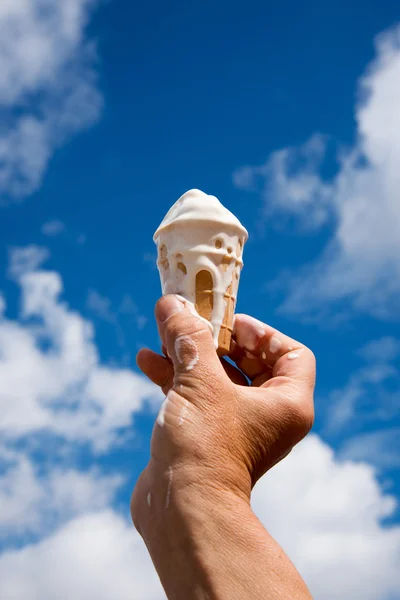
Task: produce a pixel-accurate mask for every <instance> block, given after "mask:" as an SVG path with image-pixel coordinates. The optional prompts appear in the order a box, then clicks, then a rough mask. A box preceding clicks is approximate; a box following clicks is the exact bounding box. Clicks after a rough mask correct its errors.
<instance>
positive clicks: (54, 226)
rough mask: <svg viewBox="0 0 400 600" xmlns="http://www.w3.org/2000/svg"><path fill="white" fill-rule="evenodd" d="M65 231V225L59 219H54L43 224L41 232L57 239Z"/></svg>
mask: <svg viewBox="0 0 400 600" xmlns="http://www.w3.org/2000/svg"><path fill="white" fill-rule="evenodd" d="M64 230H65V225H64V223H63V222H62V221H60V220H59V219H52V220H50V221H46V223H43V225H42V229H41V232H42V233H43V235H48V236H49V237H56V236H57V235H60V233H62V232H63V231H64Z"/></svg>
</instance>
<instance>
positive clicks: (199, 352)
mask: <svg viewBox="0 0 400 600" xmlns="http://www.w3.org/2000/svg"><path fill="white" fill-rule="evenodd" d="M156 318H157V324H158V330H159V333H160V337H161V341H162V344H163V346H165V349H166V352H167V355H168V356H169V357H170V359H171V361H172V363H173V366H174V371H175V383H176V384H179V383H184V384H185V385H189V382H190V381H191V382H192V383H193V382H194V381H195V380H196V379H197V380H198V381H200V380H201V381H202V382H203V383H204V385H207V384H208V382H212V384H213V385H214V386H215V385H216V383H217V382H218V380H219V379H221V378H224V377H226V374H225V371H224V369H223V367H222V365H221V363H220V361H219V358H218V356H217V353H216V349H215V345H214V341H213V338H212V335H211V330H210V326H209V324H208V323H207V322H206V321H205V320H204V319H201V318H200V317H199V316H198V315H197V314H196V313H195V311H194V308H193V305H190V303H188V302H186V301H185V300H184V299H183V298H182V299H180V298H178V297H177V296H175V295H168V296H163V297H162V298H161V299H160V300H159V301H158V303H157V306H156Z"/></svg>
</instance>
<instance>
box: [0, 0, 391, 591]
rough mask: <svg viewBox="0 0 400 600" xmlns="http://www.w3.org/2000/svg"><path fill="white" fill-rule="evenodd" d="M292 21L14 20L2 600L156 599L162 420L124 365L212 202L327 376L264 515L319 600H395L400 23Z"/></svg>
mask: <svg viewBox="0 0 400 600" xmlns="http://www.w3.org/2000/svg"><path fill="white" fill-rule="evenodd" d="M303 4H304V5H302V6H299V5H298V3H295V2H290V1H289V2H285V3H281V4H280V5H279V6H277V5H275V4H274V5H272V4H271V5H270V6H265V3H263V2H252V1H250V2H247V3H246V6H245V7H244V6H243V4H242V3H230V4H229V5H228V4H226V3H224V2H220V3H217V5H215V3H211V2H203V3H201V5H195V4H194V3H189V5H185V7H183V6H179V5H178V4H173V5H172V6H165V4H164V3H152V4H151V5H148V6H141V7H136V6H135V5H134V3H132V2H129V1H128V0H109V1H108V2H98V1H97V0H70V2H69V3H68V5H65V3H63V2H62V1H61V0H52V1H51V2H50V0H6V1H3V3H2V6H1V8H0V29H1V30H2V32H4V34H3V33H2V37H3V38H4V40H3V45H2V46H0V116H1V123H2V124H1V127H0V240H1V245H0V257H1V264H2V269H1V273H0V290H1V299H2V301H1V304H2V305H3V304H4V316H3V319H0V373H1V376H0V380H1V381H2V383H0V407H1V414H2V416H3V418H2V420H1V421H2V423H3V425H2V426H1V432H0V449H1V451H2V452H1V459H0V468H1V470H0V505H3V511H2V512H3V515H4V516H3V517H0V551H1V553H0V575H1V576H0V592H1V593H0V595H1V596H2V597H7V598H8V597H10V598H11V597H12V598H16V599H21V600H22V598H23V599H24V600H27V599H30V598H38V597H40V598H41V599H42V598H43V599H44V600H46V599H47V598H53V597H54V594H55V591H54V590H59V588H60V587H61V588H62V589H63V590H64V592H63V593H64V594H65V596H62V599H63V598H65V599H67V598H68V599H69V598H71V597H72V596H73V597H74V598H77V599H79V598H82V599H83V598H87V597H88V594H89V597H96V598H98V599H100V600H101V599H102V598H104V599H105V598H109V597H110V593H111V592H110V590H112V595H113V597H115V598H116V600H125V598H128V597H129V598H132V597H133V598H137V599H138V600H143V599H149V600H158V599H160V598H163V597H164V596H163V593H162V591H161V589H160V587H159V584H158V581H157V578H156V576H155V575H154V572H153V569H152V566H151V564H150V561H149V559H148V557H147V555H146V552H145V550H144V548H143V545H142V544H141V541H140V539H139V538H138V536H137V535H136V533H135V532H134V530H133V527H132V526H131V525H130V523H129V520H128V504H129V495H130V490H131V489H132V486H133V484H134V481H135V478H136V477H137V475H138V474H139V472H140V470H141V469H142V468H143V466H144V465H145V463H146V459H147V456H148V446H149V436H150V433H151V429H152V425H153V422H154V417H155V414H156V412H157V408H158V405H159V402H160V395H159V393H158V392H157V390H155V389H154V388H153V386H152V385H151V384H149V383H148V382H146V381H145V379H144V378H143V377H142V376H141V375H140V373H139V372H138V371H137V370H136V367H135V354H136V351H137V350H138V349H139V348H140V347H142V346H143V345H148V346H150V347H152V348H155V349H156V348H158V339H157V332H156V328H155V325H154V321H153V316H152V314H153V306H154V304H155V302H156V300H157V298H158V296H159V294H160V283H159V278H158V273H157V270H156V267H155V248H154V244H153V241H152V235H153V232H154V230H155V229H156V227H157V226H158V224H159V222H160V221H161V219H162V217H163V216H164V214H165V212H166V211H167V209H168V208H169V207H170V205H171V204H172V203H173V202H174V201H175V200H176V199H177V198H178V197H179V196H180V195H181V194H182V193H184V192H185V191H186V190H188V189H190V188H193V187H197V188H200V189H202V190H203V191H205V192H207V193H210V194H214V195H216V196H217V197H218V198H219V199H220V200H221V201H222V202H223V203H224V204H225V205H226V206H227V207H228V208H229V209H230V210H232V211H233V212H234V213H235V214H236V215H237V216H238V217H239V218H240V220H241V221H242V222H243V223H244V225H245V226H246V227H247V229H248V230H249V233H250V239H249V242H248V243H247V245H246V248H245V255H244V258H245V268H244V271H243V274H242V279H241V286H240V293H239V303H238V310H239V311H240V312H246V313H248V314H251V315H254V316H256V317H257V318H259V319H261V320H263V321H265V322H267V323H269V324H272V325H273V326H275V327H276V328H277V329H280V330H282V331H283V332H285V333H287V334H288V335H290V336H291V337H294V338H297V339H299V340H301V341H302V342H304V343H306V344H307V345H309V346H310V347H311V348H312V349H313V350H314V352H315V354H316V356H317V361H318V382H317V390H316V415H317V417H316V424H315V428H314V433H313V435H311V436H310V438H309V439H307V440H306V441H305V442H303V443H302V444H301V445H300V447H299V448H298V450H297V452H294V453H293V455H291V456H290V457H289V458H288V459H287V460H286V461H284V463H282V465H279V466H278V467H277V468H276V469H275V470H274V472H272V473H270V474H268V475H267V476H266V477H265V478H264V479H263V480H262V482H260V484H259V485H258V486H257V488H256V490H255V493H254V508H255V510H256V512H257V513H258V514H259V516H260V518H261V519H262V520H263V522H264V523H265V524H266V526H267V527H269V528H270V529H271V531H272V533H273V534H274V535H276V537H277V539H278V541H280V542H281V543H282V545H283V546H284V548H285V549H286V550H287V552H288V553H289V555H290V556H291V557H292V558H293V560H294V561H295V563H296V564H297V565H298V568H299V569H300V571H301V573H302V574H303V575H304V577H305V578H306V581H307V582H308V583H309V585H310V588H311V590H312V592H313V594H314V596H315V598H317V599H318V600H325V599H330V598H338V597H342V598H352V599H353V598H354V599H357V598H360V599H361V598H363V600H368V599H370V600H375V599H376V600H378V599H379V600H397V599H399V598H400V578H399V575H398V573H397V571H396V564H397V565H398V564H399V561H400V511H399V509H398V508H397V506H396V501H399V500H400V459H399V452H398V448H399V442H400V412H399V398H400V370H399V365H400V362H399V360H400V324H399V317H400V310H399V303H398V297H399V294H400V266H399V265H400V263H399V259H398V257H399V255H400V242H399V240H400V235H399V230H400V201H399V197H398V189H400V179H399V174H398V164H399V161H400V153H399V148H400V117H399V114H400V113H399V111H398V109H397V107H398V106H399V105H400V25H399V23H400V10H399V7H398V5H397V3H396V2H394V1H392V2H391V1H388V0H387V1H382V2H380V3H379V6H378V5H376V3H372V2H367V3H365V2H364V3H361V2H353V3H352V4H351V6H349V4H348V3H345V2H342V1H339V2H336V3H320V2H318V3H317V2H314V1H309V2H307V3H303ZM1 312H2V311H1V310H0V313H1ZM278 500H279V501H278ZM283 513H285V515H286V517H285V518H283ZM288 515H290V517H289V516H288ZM285 523H286V525H287V524H288V523H289V524H290V527H289V526H288V525H287V526H285ZM82 532H84V533H82ZM66 544H68V548H70V549H71V550H70V553H69V554H68V553H66V552H67V551H66V550H65V545H66ZM93 548H98V549H99V550H98V555H96V556H97V558H96V560H90V556H91V555H92V552H93ZM115 548H116V549H115ZM361 557H362V558H361ZM61 563H63V564H66V565H67V569H65V572H60V567H59V565H60V564H61ZM48 564H52V565H53V566H54V569H48V568H46V565H48ZM104 565H106V569H104ZM76 572H79V573H81V575H80V577H79V579H78V578H77V577H76V575H75V576H74V573H76ZM339 572H340V576H339V575H338V573H339ZM32 573H37V576H36V577H34V578H33V576H32ZM132 590H133V591H132ZM57 593H58V592H57ZM46 594H47V595H46ZM132 594H133V595H132ZM135 594H136V595H135Z"/></svg>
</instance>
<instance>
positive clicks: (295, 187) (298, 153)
mask: <svg viewBox="0 0 400 600" xmlns="http://www.w3.org/2000/svg"><path fill="white" fill-rule="evenodd" d="M326 143H327V140H326V138H325V137H324V136H322V135H321V134H315V135H313V136H312V137H311V138H310V139H309V140H308V142H306V143H305V144H304V145H303V146H301V147H300V148H296V147H293V148H283V149H282V150H278V151H277V152H274V153H273V154H272V155H271V156H270V158H269V159H268V160H267V162H266V163H265V164H264V165H261V166H260V167H242V168H241V169H238V170H237V171H236V172H235V173H234V175H233V181H234V183H235V185H236V186H237V187H239V188H243V189H247V190H249V191H250V190H251V191H259V192H261V193H262V194H263V196H264V197H265V199H266V202H265V204H264V218H265V219H270V218H275V217H277V216H278V215H279V220H278V219H276V223H275V224H278V223H279V225H280V226H282V217H283V216H284V217H287V220H289V221H290V222H294V224H297V225H299V226H300V228H301V229H302V230H304V231H309V230H314V229H316V228H318V227H320V226H321V225H322V224H323V223H324V222H325V221H326V220H327V218H328V216H329V213H330V211H331V207H330V204H331V200H332V192H331V189H330V187H329V186H328V185H326V184H324V183H322V182H321V178H320V176H319V168H320V166H321V163H322V161H323V159H324V155H325V148H326ZM284 224H285V225H288V223H287V222H286V221H285V223H284Z"/></svg>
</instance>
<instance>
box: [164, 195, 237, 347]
mask: <svg viewBox="0 0 400 600" xmlns="http://www.w3.org/2000/svg"><path fill="white" fill-rule="evenodd" d="M247 236H248V234H247V231H246V229H245V228H244V227H243V226H242V225H241V223H240V222H239V220H238V219H237V218H236V217H235V216H234V215H233V214H232V213H231V212H229V211H228V210H227V209H226V208H224V207H223V206H222V204H221V203H220V202H219V200H217V198H215V197H214V196H208V195H207V194H204V193H203V192H200V191H199V190H190V191H189V192H187V193H186V194H184V195H183V196H182V197H181V198H180V199H179V200H178V201H177V202H176V203H175V204H174V206H173V207H172V208H171V209H170V211H169V212H168V213H167V215H166V217H165V218H164V220H163V221H162V223H161V225H160V227H159V228H158V229H157V231H156V233H155V234H154V241H155V242H156V244H157V248H158V260H157V266H158V269H159V272H160V278H161V284H162V289H163V294H179V295H181V296H183V297H184V298H186V299H187V300H188V301H190V302H191V303H192V304H193V305H194V306H195V308H196V310H197V312H198V313H199V315H200V316H201V317H202V318H204V319H206V320H207V321H209V322H210V323H211V325H212V329H213V338H214V343H215V347H216V349H217V351H218V354H219V355H221V356H222V355H224V354H228V353H229V349H230V344H231V336H232V330H233V318H234V313H235V306H236V299H237V292H238V286H239V279H240V272H241V269H242V267H243V260H242V254H243V245H244V243H245V242H246V240H247Z"/></svg>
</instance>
